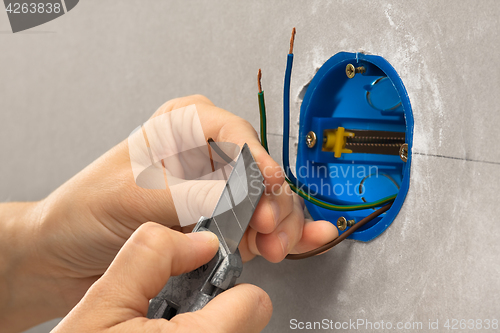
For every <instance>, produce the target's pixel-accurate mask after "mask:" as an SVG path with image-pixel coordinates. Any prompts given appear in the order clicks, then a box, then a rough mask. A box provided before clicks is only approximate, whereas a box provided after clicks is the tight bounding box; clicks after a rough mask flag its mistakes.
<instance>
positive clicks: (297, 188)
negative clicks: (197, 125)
mask: <svg viewBox="0 0 500 333" xmlns="http://www.w3.org/2000/svg"><path fill="white" fill-rule="evenodd" d="M295 33H296V30H295V28H293V30H292V37H291V38H290V50H289V54H288V57H287V67H286V71H285V84H284V92H283V113H284V121H283V129H284V133H283V166H284V169H285V174H286V176H285V180H286V181H287V182H288V184H289V185H290V188H291V189H292V190H293V191H294V192H296V193H297V194H298V195H300V196H301V197H302V198H304V199H305V200H308V201H310V202H312V203H313V204H315V205H317V206H319V207H322V208H326V209H330V210H338V211H352V210H360V209H366V208H374V207H380V206H381V205H383V204H384V203H387V202H390V201H393V200H394V199H395V197H396V195H393V196H390V197H387V198H383V199H381V200H378V201H375V202H372V203H364V204H358V205H335V204H332V203H330V202H328V200H326V201H322V200H318V199H317V198H315V197H313V196H310V195H309V194H307V193H306V192H305V191H304V190H302V187H304V185H303V184H301V183H300V182H299V181H298V179H297V178H296V177H295V176H294V175H293V173H292V172H291V169H290V163H289V160H290V159H289V133H290V81H291V74H292V65H293V46H294V41H295ZM261 80H262V71H261V70H260V69H259V73H258V75H257V84H258V87H259V95H258V99H259V110H260V121H261V123H260V139H261V143H262V146H263V147H264V149H266V151H267V152H268V153H269V149H268V144H267V120H266V106H265V101H264V92H263V90H262V82H261ZM289 178H290V179H292V180H290V179H289ZM306 188H307V187H306ZM391 206H392V202H390V203H389V204H386V205H385V206H383V207H382V208H379V209H378V210H376V211H375V212H373V213H372V214H370V215H368V216H367V217H365V218H363V219H362V220H361V221H359V222H357V223H356V224H355V225H354V226H352V227H350V228H349V229H348V230H347V231H346V232H344V233H343V234H342V235H341V236H339V237H337V238H336V239H334V240H333V241H331V242H329V243H327V244H325V245H323V246H321V247H319V248H317V249H314V250H311V251H308V252H305V253H300V254H288V255H287V256H286V259H289V260H299V259H306V258H309V257H312V256H315V255H317V254H320V253H323V252H325V251H327V250H329V249H331V248H332V247H334V246H335V245H337V244H339V243H340V242H342V241H343V240H345V239H346V238H347V237H349V236H350V235H352V234H353V233H354V232H355V231H356V230H357V229H359V228H361V227H362V226H363V225H365V224H367V223H368V222H370V221H372V220H373V219H374V218H376V217H378V216H380V215H381V214H383V213H385V212H386V211H387V210H389V209H390V207H391Z"/></svg>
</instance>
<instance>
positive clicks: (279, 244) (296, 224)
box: [255, 199, 304, 262]
mask: <svg viewBox="0 0 500 333" xmlns="http://www.w3.org/2000/svg"><path fill="white" fill-rule="evenodd" d="M303 228H304V211H303V210H302V206H301V205H300V201H299V200H298V199H295V200H294V206H293V211H292V213H291V214H290V215H288V216H287V217H286V218H285V219H284V220H283V221H282V222H281V223H280V224H279V225H278V227H277V228H276V230H274V231H273V232H272V233H270V234H257V237H256V239H255V243H256V246H257V248H258V250H259V252H260V253H261V255H262V256H263V257H264V258H266V259H267V260H269V261H270V262H280V261H281V260H283V259H284V258H285V256H286V255H287V254H288V253H289V252H290V251H291V250H292V249H293V248H294V247H295V245H296V244H297V243H298V242H299V241H300V239H301V238H302V230H303Z"/></svg>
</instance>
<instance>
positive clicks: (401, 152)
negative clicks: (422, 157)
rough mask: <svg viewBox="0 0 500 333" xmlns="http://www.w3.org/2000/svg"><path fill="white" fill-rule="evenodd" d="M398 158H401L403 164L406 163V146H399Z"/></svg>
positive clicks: (405, 144) (404, 144)
mask: <svg viewBox="0 0 500 333" xmlns="http://www.w3.org/2000/svg"><path fill="white" fill-rule="evenodd" d="M399 157H401V160H402V161H403V162H406V161H408V144H407V143H403V144H402V145H401V148H399Z"/></svg>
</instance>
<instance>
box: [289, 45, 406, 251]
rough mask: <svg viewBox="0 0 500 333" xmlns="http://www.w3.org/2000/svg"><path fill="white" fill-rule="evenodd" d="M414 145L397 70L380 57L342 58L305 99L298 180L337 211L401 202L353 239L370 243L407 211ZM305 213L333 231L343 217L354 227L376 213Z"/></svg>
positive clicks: (316, 210)
mask: <svg viewBox="0 0 500 333" xmlns="http://www.w3.org/2000/svg"><path fill="white" fill-rule="evenodd" d="M412 139H413V115H412V110H411V105H410V99H409V97H408V94H407V92H406V89H405V87H404V85H403V82H402V81H401V78H400V77H399V75H398V74H397V72H396V71H395V69H394V68H393V67H392V66H391V65H390V64H389V63H388V62H387V61H386V60H385V59H384V58H382V57H379V56H375V55H365V54H362V53H346V52H341V53H338V54H336V55H334V56H333V57H331V58H330V59H329V60H328V61H327V62H326V63H325V64H324V65H323V66H322V67H321V68H320V69H319V71H318V72H317V73H316V75H315V76H314V78H313V80H312V81H311V83H310V84H309V87H308V88H307V91H306V94H305V96H304V100H303V102H302V106H301V109H300V130H299V143H298V152H297V162H296V175H297V178H298V179H299V181H301V182H302V183H304V184H306V185H307V186H308V187H309V190H310V191H317V193H319V194H320V195H322V196H327V197H328V198H329V199H330V200H329V201H331V202H338V203H339V204H357V203H363V202H373V201H376V200H379V199H382V198H385V197H387V196H390V195H394V194H397V197H396V199H395V201H394V203H393V205H392V207H391V209H390V210H389V211H387V212H386V213H384V214H382V215H381V216H380V217H377V218H375V219H374V220H372V221H371V222H369V223H367V224H366V225H364V226H362V227H361V228H359V229H358V230H356V231H355V232H354V233H353V234H352V235H351V236H350V237H349V238H352V239H356V240H360V241H370V240H372V239H374V238H375V237H377V236H378V235H380V234H381V233H382V232H383V231H384V230H385V229H387V227H388V226H389V225H390V224H391V223H392V221H393V220H394V218H395V217H396V215H397V213H398V212H399V210H400V209H401V206H402V205H403V202H404V199H405V197H406V194H407V192H408V188H409V184H410V165H411V149H412ZM313 194H314V193H313ZM306 205H307V208H308V210H309V212H310V213H311V216H312V217H313V218H314V219H315V220H327V221H330V222H332V223H334V224H337V220H338V219H339V218H341V217H343V218H345V220H346V221H350V222H357V221H359V220H361V219H362V218H364V217H366V216H367V215H369V214H370V213H372V212H373V211H374V210H375V209H365V210H358V211H348V212H339V211H332V210H328V209H324V208H320V207H318V206H315V205H313V204H311V203H309V202H306ZM347 228H348V227H347ZM347 228H346V229H344V230H342V229H343V228H339V233H340V234H341V233H342V232H344V231H345V230H347Z"/></svg>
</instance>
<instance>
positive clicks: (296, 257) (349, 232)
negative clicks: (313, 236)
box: [285, 202, 392, 260]
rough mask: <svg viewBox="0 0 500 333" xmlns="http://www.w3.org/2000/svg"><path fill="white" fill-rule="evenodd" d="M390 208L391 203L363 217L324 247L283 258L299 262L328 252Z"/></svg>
mask: <svg viewBox="0 0 500 333" xmlns="http://www.w3.org/2000/svg"><path fill="white" fill-rule="evenodd" d="M391 206H392V202H391V203H390V204H387V205H385V206H384V207H382V208H379V209H378V210H376V211H374V212H373V213H371V214H370V215H368V216H367V217H365V218H364V219H362V220H361V221H359V222H357V223H356V224H355V225H353V226H352V227H350V228H349V229H347V231H346V232H344V233H343V234H342V235H340V236H339V237H337V238H335V239H334V240H333V241H331V242H329V243H326V244H325V245H323V246H320V247H318V248H317V249H314V250H311V251H308V252H304V253H299V254H289V255H287V256H286V257H285V258H286V259H289V260H300V259H306V258H310V257H313V256H315V255H318V254H320V253H323V252H325V251H328V250H330V249H331V248H332V247H334V246H335V245H337V244H339V243H340V242H342V241H343V240H344V239H346V238H347V237H349V236H350V235H352V234H353V233H354V232H355V231H356V230H357V229H359V228H361V227H362V226H364V225H365V224H367V223H368V222H370V221H371V220H373V219H374V218H376V217H378V216H379V215H382V214H383V213H385V212H386V211H388V210H389V208H391Z"/></svg>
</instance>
